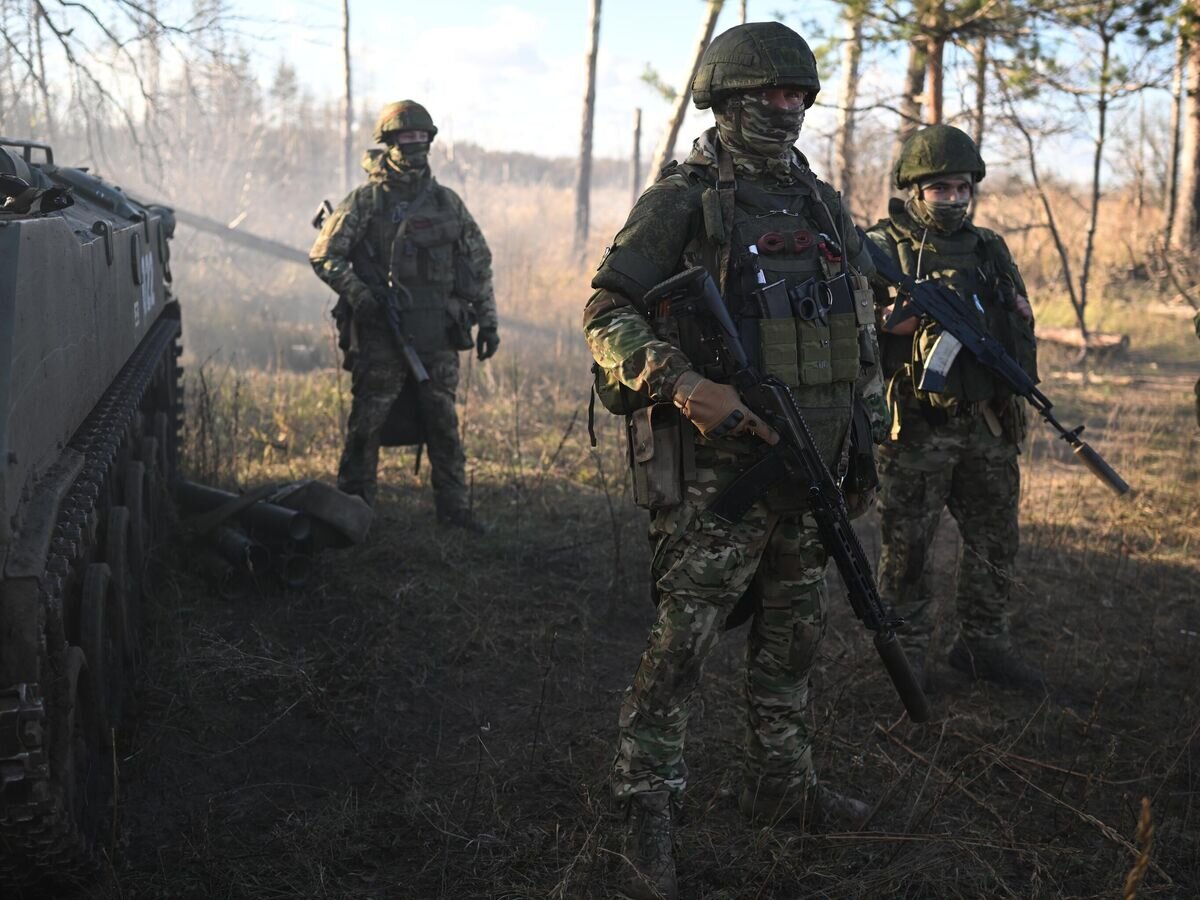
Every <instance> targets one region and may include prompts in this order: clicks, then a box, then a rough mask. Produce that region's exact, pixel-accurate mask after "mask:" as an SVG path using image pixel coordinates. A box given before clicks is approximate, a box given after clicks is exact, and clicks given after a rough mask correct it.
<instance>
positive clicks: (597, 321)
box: [583, 128, 874, 402]
mask: <svg viewBox="0 0 1200 900" xmlns="http://www.w3.org/2000/svg"><path fill="white" fill-rule="evenodd" d="M715 133H716V129H715V128H711V129H709V130H708V131H706V132H705V133H704V134H703V135H701V136H700V138H699V139H697V140H696V142H695V145H694V147H693V149H692V152H691V154H690V155H689V156H688V158H687V160H686V165H689V166H696V167H704V168H705V169H707V170H708V171H709V173H710V174H711V179H710V180H711V181H712V182H713V183H715V181H716V155H715V151H714V136H715ZM796 162H797V164H799V165H800V166H801V167H803V168H807V166H808V163H807V161H806V160H805V159H804V157H803V156H802V155H800V154H799V153H797V154H796ZM734 163H735V169H736V170H737V172H738V174H739V175H741V176H743V177H748V178H749V179H750V180H755V179H756V178H758V177H761V176H762V175H763V173H762V172H761V171H759V170H755V169H754V168H753V167H752V163H750V161H747V160H740V159H737V158H736V157H735V159H734ZM664 172H665V173H666V174H665V176H664V177H662V178H661V179H660V180H659V181H657V182H656V183H655V184H653V185H652V186H651V187H650V188H649V189H647V190H646V192H645V193H643V194H642V196H641V197H640V198H638V201H637V203H636V204H635V205H634V207H633V210H632V211H631V212H630V214H629V218H628V220H627V221H626V223H625V226H624V227H623V228H622V229H621V231H620V232H618V233H617V236H616V237H615V238H614V239H613V243H612V246H611V248H610V249H609V251H608V252H607V253H606V255H605V258H604V260H603V261H602V262H601V264H600V267H599V270H598V272H597V274H596V277H595V278H594V279H593V281H592V287H593V288H597V291H596V293H595V294H593V295H592V297H591V299H590V300H589V301H588V303H587V306H586V307H585V309H584V321H583V327H584V334H585V336H586V338H587V342H588V346H589V347H590V348H591V351H592V356H593V357H594V359H595V360H596V362H597V363H598V364H599V365H600V366H601V367H602V368H603V369H605V370H608V371H610V372H612V373H614V374H615V375H616V377H617V378H618V379H619V380H620V382H621V383H622V384H624V385H625V386H627V387H629V388H631V389H632V390H634V391H638V392H640V393H641V394H643V395H645V396H648V397H649V398H650V399H651V400H652V401H655V402H667V401H670V399H671V396H672V393H673V391H674V388H675V382H676V381H677V380H678V378H679V376H680V375H682V374H683V373H684V372H686V371H688V370H689V369H691V368H692V366H691V363H690V361H689V360H688V357H687V356H686V354H684V353H683V351H682V350H680V349H678V348H677V347H675V346H673V345H672V344H670V343H668V342H667V341H664V340H661V339H659V338H658V337H657V336H656V335H655V333H654V330H653V328H652V327H651V325H650V323H649V321H648V320H647V318H646V315H645V312H644V310H643V309H642V298H643V297H644V296H645V294H646V292H647V291H648V290H649V289H650V288H651V287H653V286H654V285H655V284H657V283H659V282H660V281H662V280H664V279H666V278H669V277H670V276H671V275H674V274H675V273H677V272H679V271H681V270H682V269H683V268H685V267H687V266H691V265H703V264H704V260H703V259H702V258H701V256H700V253H699V250H698V246H699V243H700V241H701V239H702V237H703V235H704V234H705V225H704V211H703V209H702V207H701V194H702V193H703V190H704V189H705V187H706V185H704V184H697V183H695V182H694V181H693V180H692V179H690V178H689V177H688V176H687V175H686V174H684V173H683V172H682V171H680V170H679V169H676V170H675V171H674V172H671V171H669V170H664ZM819 187H820V190H821V193H822V197H823V198H824V200H825V202H826V203H827V204H828V205H829V207H830V208H831V209H833V210H834V214H835V215H836V216H838V217H839V218H840V223H841V229H840V230H841V232H842V234H843V236H844V239H845V241H846V244H847V248H846V249H847V251H848V253H849V260H850V264H851V266H853V267H854V268H855V269H857V270H858V271H860V272H863V273H865V274H869V273H872V272H874V266H873V265H872V264H871V262H870V257H869V256H868V255H867V254H866V252H865V251H864V249H863V248H862V247H861V245H860V243H859V240H858V236H857V234H856V233H855V231H854V227H853V223H852V222H851V221H850V219H849V217H848V216H847V215H846V214H845V212H844V211H843V210H842V208H841V203H840V199H839V198H838V196H837V194H836V192H834V190H833V189H832V188H830V187H829V186H828V185H825V184H824V183H820V184H819Z"/></svg>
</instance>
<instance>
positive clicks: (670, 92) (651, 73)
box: [642, 63, 679, 103]
mask: <svg viewBox="0 0 1200 900" xmlns="http://www.w3.org/2000/svg"><path fill="white" fill-rule="evenodd" d="M642 83H643V84H645V85H646V86H647V87H649V88H650V89H651V90H653V91H654V92H655V93H656V94H658V95H659V96H660V97H662V98H663V99H664V100H666V101H667V102H668V103H674V102H675V98H676V97H678V96H679V92H678V91H676V90H675V88H673V87H671V85H669V84H667V83H666V82H665V81H663V77H662V76H661V75H659V74H658V70H657V69H655V68H654V67H653V66H652V65H650V63H646V68H645V70H643V72H642Z"/></svg>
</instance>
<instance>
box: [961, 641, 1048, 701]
mask: <svg viewBox="0 0 1200 900" xmlns="http://www.w3.org/2000/svg"><path fill="white" fill-rule="evenodd" d="M946 661H947V662H949V663H950V665H951V666H952V667H954V668H955V669H958V670H959V671H960V672H965V673H966V674H967V675H970V676H971V677H972V678H982V679H984V680H985V681H992V682H995V683H996V684H999V685H1001V686H1003V687H1010V688H1017V689H1019V690H1026V691H1034V692H1045V690H1046V678H1045V676H1044V675H1042V673H1041V671H1040V670H1039V669H1038V668H1037V667H1035V666H1034V665H1032V664H1031V663H1029V662H1027V661H1026V660H1024V659H1022V658H1021V656H1020V654H1018V653H1017V652H1016V651H1015V650H1014V649H1013V648H1012V647H1005V646H999V645H997V646H988V645H986V644H968V643H967V642H966V641H964V640H963V639H962V638H961V637H960V638H959V639H958V640H957V641H955V642H954V646H953V647H951V648H950V655H949V656H948V657H947V660H946Z"/></svg>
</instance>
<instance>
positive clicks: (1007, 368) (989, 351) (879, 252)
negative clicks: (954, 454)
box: [858, 228, 1129, 494]
mask: <svg viewBox="0 0 1200 900" xmlns="http://www.w3.org/2000/svg"><path fill="white" fill-rule="evenodd" d="M858 236H859V238H860V239H861V241H862V243H863V246H864V247H866V248H867V251H868V252H869V253H870V254H871V260H872V262H874V263H875V271H876V273H878V275H879V276H880V277H881V278H882V279H884V280H885V281H888V282H890V283H891V284H892V285H894V286H895V287H897V288H899V289H900V291H901V292H902V293H903V294H904V295H905V296H906V297H907V298H908V303H907V304H905V305H903V306H902V305H901V304H900V303H897V304H896V308H895V310H893V312H892V315H891V316H890V317H889V319H888V321H887V326H885V327H890V326H891V325H893V324H895V323H896V322H900V321H903V320H904V319H906V318H909V317H910V316H911V315H912V314H913V312H914V310H915V312H918V313H921V314H922V315H925V316H928V317H929V318H931V319H933V320H934V321H935V322H937V323H938V325H940V326H941V328H942V331H943V335H945V334H949V335H951V336H952V337H953V338H954V339H955V340H956V341H957V342H958V343H960V344H961V345H962V347H961V349H963V350H966V351H967V352H968V353H970V354H971V355H972V356H973V357H975V359H976V360H977V361H978V362H979V363H980V365H982V366H984V367H985V368H987V369H989V370H990V371H991V372H992V373H993V374H994V375H996V376H997V377H999V378H1000V380H1001V381H1003V382H1004V383H1005V384H1007V385H1008V386H1009V388H1011V389H1012V391H1013V393H1014V394H1017V395H1018V396H1021V397H1024V398H1025V399H1026V400H1027V401H1029V404H1030V405H1031V406H1032V407H1033V408H1034V409H1036V410H1037V411H1038V413H1039V414H1040V415H1041V417H1042V418H1043V419H1045V420H1046V422H1047V424H1049V425H1050V427H1051V428H1053V429H1054V430H1055V431H1057V432H1058V434H1059V437H1061V438H1062V439H1063V440H1064V441H1066V442H1067V443H1068V444H1070V445H1071V449H1072V450H1073V451H1074V452H1075V455H1076V456H1077V457H1079V461H1080V462H1081V463H1083V465H1084V466H1086V467H1087V470H1088V471H1089V472H1091V473H1092V474H1093V475H1095V476H1096V477H1097V478H1099V479H1100V480H1101V481H1102V482H1104V484H1105V485H1107V486H1108V487H1109V488H1111V489H1112V490H1113V491H1114V492H1115V493H1117V494H1127V493H1129V485H1128V483H1126V481H1125V479H1123V478H1122V477H1121V476H1120V475H1118V474H1117V472H1116V470H1115V469H1113V467H1112V466H1110V465H1109V464H1108V463H1107V462H1106V461H1105V460H1104V458H1103V457H1102V456H1101V455H1100V454H1099V453H1097V452H1096V451H1095V450H1094V449H1092V447H1091V446H1089V445H1088V444H1087V442H1085V441H1083V440H1081V439H1080V437H1079V435H1080V432H1082V431H1083V426H1082V425H1080V426H1078V427H1077V428H1073V429H1068V428H1066V427H1065V426H1064V425H1063V424H1062V423H1061V422H1059V421H1058V419H1056V418H1055V417H1054V414H1053V413H1052V412H1051V411H1050V410H1051V409H1052V408H1053V404H1052V403H1051V402H1050V399H1049V398H1048V397H1047V396H1046V395H1045V394H1043V393H1042V392H1041V391H1040V390H1038V388H1037V384H1036V382H1034V380H1033V379H1032V378H1031V377H1030V376H1029V374H1028V373H1027V372H1026V371H1025V370H1024V369H1022V368H1021V366H1020V364H1019V363H1018V362H1017V361H1016V360H1015V359H1013V358H1012V356H1010V355H1009V354H1008V352H1007V351H1005V349H1004V348H1003V347H1002V346H1001V345H1000V343H999V341H997V340H996V339H995V338H993V337H992V336H991V335H989V334H988V333H987V332H985V331H983V330H982V329H980V328H979V326H978V325H977V324H976V323H975V321H974V320H973V319H972V318H971V317H970V316H967V315H963V313H962V310H961V309H960V306H961V299H962V298H961V297H959V295H958V294H957V293H955V292H954V291H953V290H951V289H950V288H949V287H947V286H946V285H944V284H942V283H941V282H937V281H916V280H915V279H913V278H912V277H911V276H909V275H905V274H904V273H903V272H901V271H900V269H899V267H898V266H897V265H896V263H895V261H894V260H893V259H892V258H891V257H890V256H888V255H887V253H885V252H884V251H883V249H882V248H880V247H879V245H878V244H876V243H875V242H874V241H872V240H871V239H870V238H869V237H867V235H866V234H865V233H864V232H863V230H862V229H861V228H859V229H858ZM956 352H957V351H956ZM948 369H949V364H947V366H946V367H945V370H948ZM945 370H943V372H942V373H940V374H943V375H944V372H945ZM942 384H943V380H940V379H938V378H935V379H933V380H932V381H931V382H930V381H928V380H927V381H923V382H922V385H921V387H922V389H924V390H932V391H933V392H934V393H937V392H938V391H937V388H938V387H940V386H941V385H942Z"/></svg>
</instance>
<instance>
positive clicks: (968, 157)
mask: <svg viewBox="0 0 1200 900" xmlns="http://www.w3.org/2000/svg"><path fill="white" fill-rule="evenodd" d="M958 172H966V173H968V174H970V175H973V176H974V178H975V182H976V184H978V183H979V182H980V181H983V176H984V175H986V174H987V166H986V165H985V164H984V162H983V157H982V156H980V155H979V148H978V147H976V146H975V142H974V141H973V140H971V138H970V136H969V135H967V133H966V132H964V131H961V130H960V129H958V128H955V127H954V126H953V125H930V126H929V127H928V128H922V129H921V130H920V131H918V132H917V133H916V134H914V135H913V136H912V137H910V138H909V139H908V140H907V141H905V142H904V146H903V147H901V148H900V156H899V157H898V158H897V159H896V171H895V172H893V173H892V174H893V180H894V181H895V182H896V187H898V188H901V189H903V188H906V187H909V186H910V185H912V184H915V183H917V182H919V181H924V180H925V179H927V178H929V177H930V176H933V175H949V174H951V173H958Z"/></svg>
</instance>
